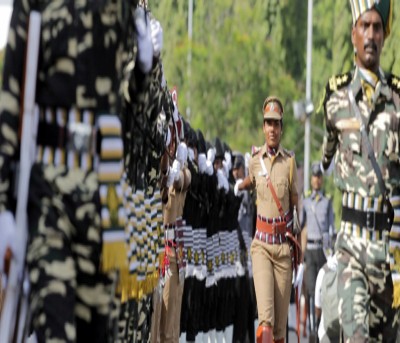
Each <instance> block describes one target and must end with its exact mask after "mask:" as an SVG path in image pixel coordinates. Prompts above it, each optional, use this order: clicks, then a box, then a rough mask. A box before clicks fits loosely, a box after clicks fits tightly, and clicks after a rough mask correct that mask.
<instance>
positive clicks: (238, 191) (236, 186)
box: [233, 179, 243, 197]
mask: <svg viewBox="0 0 400 343" xmlns="http://www.w3.org/2000/svg"><path fill="white" fill-rule="evenodd" d="M242 182H243V180H242V179H237V180H236V183H235V187H233V192H234V193H235V196H237V197H238V196H241V195H242V194H243V191H242V190H239V185H240V184H241V183H242Z"/></svg>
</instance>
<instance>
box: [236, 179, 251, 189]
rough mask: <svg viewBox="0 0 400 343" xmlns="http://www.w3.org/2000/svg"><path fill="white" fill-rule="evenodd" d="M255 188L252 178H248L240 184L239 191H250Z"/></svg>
mask: <svg viewBox="0 0 400 343" xmlns="http://www.w3.org/2000/svg"><path fill="white" fill-rule="evenodd" d="M252 187H253V184H252V182H251V179H250V176H246V177H245V178H244V180H243V182H242V183H241V184H239V186H238V189H239V191H243V190H249V189H251V188H252Z"/></svg>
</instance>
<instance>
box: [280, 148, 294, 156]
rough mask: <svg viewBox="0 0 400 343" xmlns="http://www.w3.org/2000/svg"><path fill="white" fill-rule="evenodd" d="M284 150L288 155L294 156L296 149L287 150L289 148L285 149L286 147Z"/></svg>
mask: <svg viewBox="0 0 400 343" xmlns="http://www.w3.org/2000/svg"><path fill="white" fill-rule="evenodd" d="M282 150H283V152H284V153H285V154H286V155H288V156H289V157H293V156H294V151H292V150H287V149H285V148H283V149H282Z"/></svg>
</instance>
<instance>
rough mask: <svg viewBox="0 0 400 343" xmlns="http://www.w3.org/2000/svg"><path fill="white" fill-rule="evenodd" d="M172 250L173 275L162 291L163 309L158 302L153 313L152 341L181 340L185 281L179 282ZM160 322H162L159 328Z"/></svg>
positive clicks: (155, 299)
mask: <svg viewBox="0 0 400 343" xmlns="http://www.w3.org/2000/svg"><path fill="white" fill-rule="evenodd" d="M171 251H173V254H172V255H169V261H170V270H171V276H170V277H169V278H168V279H167V280H166V282H165V286H164V289H163V292H162V304H161V311H160V310H159V306H157V304H155V306H154V307H155V312H154V313H153V323H152V330H151V337H152V338H151V341H152V342H160V341H161V342H162V343H170V342H171V343H172V342H173V343H178V342H179V333H180V321H181V306H182V295H183V282H182V283H179V271H178V265H177V263H176V257H175V249H171ZM156 292H157V290H156ZM160 300H161V299H160ZM155 302H157V296H156V294H155V295H154V303H155ZM158 323H160V326H159V330H158V328H157V324H158Z"/></svg>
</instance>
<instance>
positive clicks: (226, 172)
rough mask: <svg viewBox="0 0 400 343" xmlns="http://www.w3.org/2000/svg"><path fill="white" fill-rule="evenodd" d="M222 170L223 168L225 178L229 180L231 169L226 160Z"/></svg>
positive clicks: (223, 162)
mask: <svg viewBox="0 0 400 343" xmlns="http://www.w3.org/2000/svg"><path fill="white" fill-rule="evenodd" d="M222 168H223V171H224V174H225V176H226V177H227V178H228V177H229V170H230V169H229V166H228V162H226V161H225V160H224V161H222Z"/></svg>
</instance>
